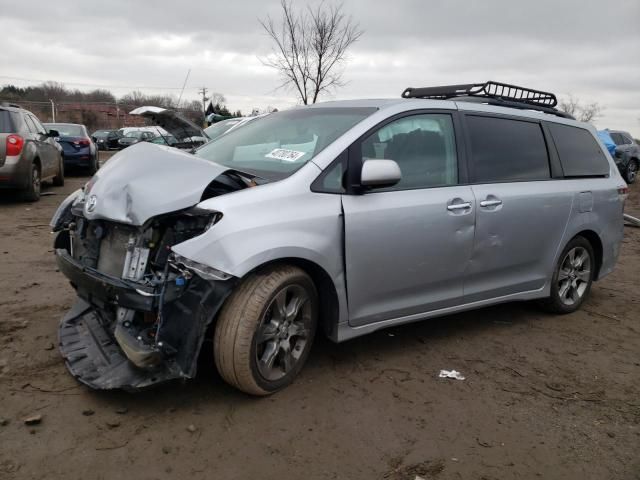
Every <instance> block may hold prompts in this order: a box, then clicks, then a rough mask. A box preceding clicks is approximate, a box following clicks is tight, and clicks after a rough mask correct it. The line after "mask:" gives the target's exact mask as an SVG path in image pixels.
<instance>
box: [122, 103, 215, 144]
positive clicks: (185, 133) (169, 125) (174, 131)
mask: <svg viewBox="0 0 640 480" xmlns="http://www.w3.org/2000/svg"><path fill="white" fill-rule="evenodd" d="M129 113H130V114H131V115H140V116H141V117H144V118H146V119H147V120H149V121H151V122H153V124H154V125H157V126H159V127H160V128H162V129H163V130H164V131H166V132H168V133H169V134H171V135H173V136H174V137H175V138H176V141H177V143H176V144H174V145H173V146H174V147H177V148H182V149H194V148H197V147H199V146H200V145H202V144H204V143H206V142H208V141H209V137H208V136H207V134H206V133H204V130H203V129H202V128H200V127H199V126H197V125H196V124H195V123H193V122H191V121H190V120H188V119H186V118H184V117H183V116H182V115H180V114H179V113H178V112H174V111H173V110H169V109H167V108H162V107H153V106H146V107H138V108H136V109H135V110H132V111H131V112H129ZM154 128H155V127H154Z"/></svg>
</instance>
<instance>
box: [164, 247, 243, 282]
mask: <svg viewBox="0 0 640 480" xmlns="http://www.w3.org/2000/svg"><path fill="white" fill-rule="evenodd" d="M172 263H173V264H175V265H176V266H178V267H179V266H183V267H185V268H186V269H187V270H190V271H192V272H193V273H195V274H196V275H198V276H199V277H201V278H203V279H204V280H229V279H230V278H232V277H233V275H229V274H228V273H225V272H223V271H221V270H218V269H216V268H213V267H210V266H208V265H203V264H202V263H198V262H194V261H193V260H189V259H188V258H185V257H183V256H182V255H178V254H177V253H174V254H173V260H172Z"/></svg>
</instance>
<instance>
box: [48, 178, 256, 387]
mask: <svg viewBox="0 0 640 480" xmlns="http://www.w3.org/2000/svg"><path fill="white" fill-rule="evenodd" d="M255 185H256V184H255V182H254V180H253V179H252V178H250V177H248V176H245V175H243V174H241V173H239V172H235V171H226V172H224V173H222V174H221V175H219V176H218V177H216V178H215V180H214V181H211V182H210V183H209V184H208V185H207V186H206V188H205V189H204V191H203V192H202V195H201V197H200V201H202V200H206V199H207V198H211V197H215V196H218V195H221V194H225V193H230V192H233V191H237V190H240V189H243V188H248V187H251V186H255ZM90 194H91V185H88V186H87V187H85V189H84V191H82V192H80V191H79V192H77V194H76V195H75V197H73V198H70V199H68V201H65V202H64V203H63V204H62V205H61V207H60V209H59V211H58V213H57V214H56V216H55V217H54V219H53V220H52V227H53V230H54V231H57V232H58V235H57V237H56V240H55V249H56V250H55V251H56V257H57V261H58V266H59V268H60V271H61V272H62V273H64V274H65V275H66V276H67V278H68V279H69V280H70V282H71V284H72V286H73V287H74V288H75V289H76V291H77V293H78V297H79V299H78V303H77V304H76V305H75V306H74V308H73V309H72V310H71V311H70V312H69V313H68V314H67V316H66V317H65V318H64V319H63V321H62V324H61V327H60V349H61V352H62V354H63V356H64V358H65V360H66V363H67V366H68V368H69V370H70V371H71V373H72V374H73V375H74V376H75V377H76V378H78V380H80V381H81V382H83V383H85V384H87V385H89V386H91V387H93V388H99V389H104V388H124V389H130V390H133V389H138V388H142V387H146V386H149V385H152V384H155V383H158V382H161V381H166V380H169V379H174V378H190V377H193V376H194V375H195V371H196V364H197V356H198V353H199V351H200V348H201V345H202V342H203V340H204V337H205V333H206V330H207V327H208V326H209V325H210V323H211V322H212V320H213V318H214V317H215V314H216V312H217V311H218V309H219V308H220V306H221V305H222V303H223V302H224V300H225V298H226V297H227V296H228V294H229V293H230V291H231V290H232V288H233V286H234V285H235V278H233V277H231V276H230V275H228V274H225V273H224V272H220V271H217V270H215V269H213V268H210V267H208V266H205V265H200V264H196V263H195V262H192V261H190V260H189V259H186V258H183V257H180V256H178V255H177V254H175V253H173V252H172V250H171V249H172V247H173V246H174V245H178V244H180V243H182V242H184V241H186V240H189V239H191V238H194V237H196V236H198V235H201V234H203V233H204V232H206V231H207V230H208V229H209V228H211V227H212V226H213V225H215V224H216V223H217V222H218V221H219V220H220V219H221V218H222V214H221V213H218V212H214V211H210V210H203V209H199V208H197V207H189V208H185V209H182V210H179V211H175V212H169V213H165V214H160V215H157V216H154V217H152V218H150V219H148V220H147V221H145V222H144V224H143V225H140V226H137V225H128V224H124V223H122V222H116V221H111V220H107V219H102V218H98V219H89V218H87V215H86V212H87V209H88V208H89V207H88V203H87V202H88V200H89V199H90V198H91V195H90Z"/></svg>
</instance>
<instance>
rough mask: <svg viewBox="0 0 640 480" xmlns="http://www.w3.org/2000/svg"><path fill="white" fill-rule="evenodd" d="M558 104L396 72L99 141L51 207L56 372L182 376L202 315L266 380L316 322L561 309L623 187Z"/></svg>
mask: <svg viewBox="0 0 640 480" xmlns="http://www.w3.org/2000/svg"><path fill="white" fill-rule="evenodd" d="M501 89H502V90H501ZM505 89H507V90H506V92H505ZM523 98H524V99H526V100H522V99H523ZM443 99H445V100H443ZM479 102H482V103H479ZM556 103H557V101H556V98H555V96H554V95H553V94H550V93H546V92H539V91H536V90H531V89H524V88H521V87H515V86H509V85H503V84H497V83H495V82H488V83H486V84H472V85H453V86H446V87H432V88H416V89H407V90H406V91H405V92H404V94H403V98H398V99H389V100H358V101H336V102H328V103H324V104H315V105H313V106H305V107H299V108H295V109H292V110H288V111H281V112H277V113H273V114H271V115H269V116H268V117H266V118H264V119H262V120H261V121H259V122H252V123H250V124H248V125H246V126H244V127H243V128H239V129H237V130H235V131H232V132H229V133H228V134H225V135H223V136H222V137H220V138H218V139H217V140H216V141H214V142H210V143H208V144H206V145H204V146H203V147H201V148H199V149H198V150H197V151H196V152H195V154H194V155H191V154H188V153H186V152H181V151H178V150H176V149H165V148H160V147H158V146H156V145H151V144H146V143H145V144H140V145H135V146H134V147H132V148H129V149H127V150H125V151H123V152H120V153H118V154H116V155H115V156H114V157H113V158H112V159H111V160H110V161H109V163H108V164H107V166H106V167H105V168H104V169H103V171H102V172H101V173H99V174H98V175H97V176H96V177H94V178H93V179H92V180H91V182H89V184H87V186H86V187H85V188H84V190H79V191H77V192H75V193H74V194H72V195H71V196H70V197H68V198H67V199H66V200H65V201H64V202H63V203H62V204H61V205H60V207H59V209H58V211H57V212H56V214H55V216H54V217H53V219H52V221H51V226H52V228H53V230H54V231H56V232H59V233H58V235H57V238H56V240H55V252H56V258H57V263H58V266H59V269H60V271H61V272H62V273H63V274H64V275H65V276H66V277H67V279H68V280H70V282H71V284H72V285H73V286H74V288H75V289H76V291H77V294H78V300H77V303H76V305H75V306H74V307H73V308H72V309H71V310H70V311H69V313H68V314H67V315H66V316H65V317H64V319H63V320H62V322H61V325H60V333H59V339H60V350H61V352H62V355H63V357H64V358H65V360H66V363H67V367H68V368H69V370H70V371H71V373H72V374H73V376H74V377H76V378H77V379H79V380H80V381H81V382H83V383H84V384H86V385H89V386H91V387H93V388H100V389H108V388H125V389H130V390H135V389H138V388H142V387H147V386H149V385H152V384H156V383H158V382H163V381H166V380H170V379H175V378H190V377H193V376H194V375H195V373H196V366H197V359H198V354H199V352H200V347H201V345H202V343H203V341H204V339H205V335H206V334H207V332H209V331H212V332H213V354H214V357H215V364H216V366H217V369H218V371H219V372H220V374H221V375H222V377H223V378H224V379H225V380H226V381H227V382H229V383H230V384H231V385H234V386H236V387H237V388H239V389H240V390H242V391H244V392H248V393H250V394H254V395H266V394H269V393H272V392H275V391H277V390H279V389H281V388H283V387H285V386H286V385H288V384H289V383H291V382H292V381H293V379H294V378H295V377H296V375H297V374H298V373H299V372H300V370H301V368H302V366H303V364H304V363H305V361H306V359H307V357H308V355H309V352H310V348H311V345H312V343H313V340H314V337H315V335H316V331H318V332H321V333H324V334H326V335H327V336H328V337H329V338H330V339H332V340H334V341H337V342H341V341H344V340H348V339H351V338H354V337H357V336H360V335H365V334H367V333H370V332H373V331H375V330H378V329H382V328H387V327H391V326H396V325H401V324H404V323H408V322H414V321H418V320H422V319H426V318H432V317H436V316H441V315H446V314H450V313H454V312H460V311H464V310H470V309H474V308H479V307H484V306H488V305H494V304H497V303H502V302H507V301H524V300H534V299H536V300H538V301H540V302H541V304H542V305H543V306H544V307H545V308H546V309H548V310H550V311H552V312H556V313H560V314H565V313H570V312H573V311H575V310H576V309H578V308H579V307H580V306H581V305H582V303H583V302H584V300H585V299H586V298H587V297H588V295H589V291H590V289H591V285H592V282H593V281H595V280H599V279H601V278H603V277H605V276H606V275H608V274H609V273H610V272H611V271H612V270H613V268H614V266H615V264H616V260H617V258H618V254H619V251H620V244H621V240H622V236H623V217H622V214H623V206H624V201H625V199H626V197H627V194H628V190H627V187H626V185H625V183H624V181H623V179H622V178H621V177H620V174H619V173H618V171H617V169H616V168H615V164H614V163H613V160H612V159H611V157H610V156H609V155H608V154H607V153H606V151H605V150H604V147H603V146H602V145H601V144H600V143H599V141H598V140H597V137H596V131H595V129H594V128H593V127H592V126H591V125H589V124H586V123H581V122H578V121H575V120H573V119H571V118H570V117H569V116H568V115H567V114H564V113H563V112H559V111H558V110H556V109H555V108H553V107H554V106H555V104H556ZM122 192H126V195H125V194H124V193H122Z"/></svg>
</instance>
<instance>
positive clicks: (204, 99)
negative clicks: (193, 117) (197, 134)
mask: <svg viewBox="0 0 640 480" xmlns="http://www.w3.org/2000/svg"><path fill="white" fill-rule="evenodd" d="M198 93H200V94H202V116H203V117H205V118H206V116H205V112H206V111H207V100H209V98H208V97H207V87H202V88H201V89H200V90H198ZM203 124H204V122H203Z"/></svg>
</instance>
